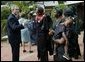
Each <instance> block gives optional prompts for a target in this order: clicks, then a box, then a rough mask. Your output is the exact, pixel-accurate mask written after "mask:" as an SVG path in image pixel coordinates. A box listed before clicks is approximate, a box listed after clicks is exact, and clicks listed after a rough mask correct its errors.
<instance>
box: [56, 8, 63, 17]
mask: <svg viewBox="0 0 85 62" xmlns="http://www.w3.org/2000/svg"><path fill="white" fill-rule="evenodd" d="M62 14H63V10H62V9H56V15H55V17H60V16H62Z"/></svg>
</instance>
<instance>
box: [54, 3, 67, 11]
mask: <svg viewBox="0 0 85 62" xmlns="http://www.w3.org/2000/svg"><path fill="white" fill-rule="evenodd" d="M66 7H68V6H67V5H65V4H59V5H57V6H55V8H56V9H57V8H60V9H62V10H64V9H65V8H66Z"/></svg>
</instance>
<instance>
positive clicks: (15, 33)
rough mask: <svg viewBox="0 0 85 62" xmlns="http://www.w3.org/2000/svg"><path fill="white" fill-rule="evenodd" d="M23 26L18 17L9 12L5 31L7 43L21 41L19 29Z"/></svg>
mask: <svg viewBox="0 0 85 62" xmlns="http://www.w3.org/2000/svg"><path fill="white" fill-rule="evenodd" d="M23 28H24V27H23V26H22V25H20V24H19V22H18V19H17V18H16V17H15V15H13V14H10V15H9V17H8V20H7V31H8V39H9V43H12V44H14V43H17V44H19V43H20V42H21V34H20V30H21V29H23Z"/></svg>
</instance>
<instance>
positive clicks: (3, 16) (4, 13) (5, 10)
mask: <svg viewBox="0 0 85 62" xmlns="http://www.w3.org/2000/svg"><path fill="white" fill-rule="evenodd" d="M9 14H10V8H9V7H3V8H1V19H7V17H8V16H9Z"/></svg>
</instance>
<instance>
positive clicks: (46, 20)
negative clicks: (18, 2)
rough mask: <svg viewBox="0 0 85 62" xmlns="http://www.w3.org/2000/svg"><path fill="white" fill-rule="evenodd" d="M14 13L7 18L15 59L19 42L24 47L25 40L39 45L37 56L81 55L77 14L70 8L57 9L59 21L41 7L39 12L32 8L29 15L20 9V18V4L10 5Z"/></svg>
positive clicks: (45, 58) (63, 57) (58, 58)
mask: <svg viewBox="0 0 85 62" xmlns="http://www.w3.org/2000/svg"><path fill="white" fill-rule="evenodd" d="M11 10H12V14H11V15H9V17H8V21H7V31H8V39H9V43H10V45H11V47H12V60H13V61H19V49H20V43H21V41H22V44H23V47H24V48H23V52H26V50H25V42H30V48H29V52H33V51H32V50H31V46H32V43H35V44H36V45H37V52H38V53H37V57H38V59H39V60H40V61H48V52H49V55H53V56H54V57H53V58H54V61H67V60H71V58H72V57H75V58H78V56H79V55H81V54H80V49H79V45H78V33H77V32H76V31H77V30H76V28H77V27H75V26H76V21H75V20H76V18H75V17H74V16H76V15H74V13H73V12H72V10H71V9H70V8H68V9H65V11H63V10H62V9H60V8H58V9H56V13H55V17H56V21H52V19H51V17H50V15H48V14H45V11H44V9H43V8H42V7H38V9H37V11H36V15H33V14H34V13H33V12H32V11H31V12H29V13H28V19H25V18H24V16H23V15H22V14H23V13H21V14H20V15H21V18H19V7H18V6H13V7H12V8H11Z"/></svg>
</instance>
